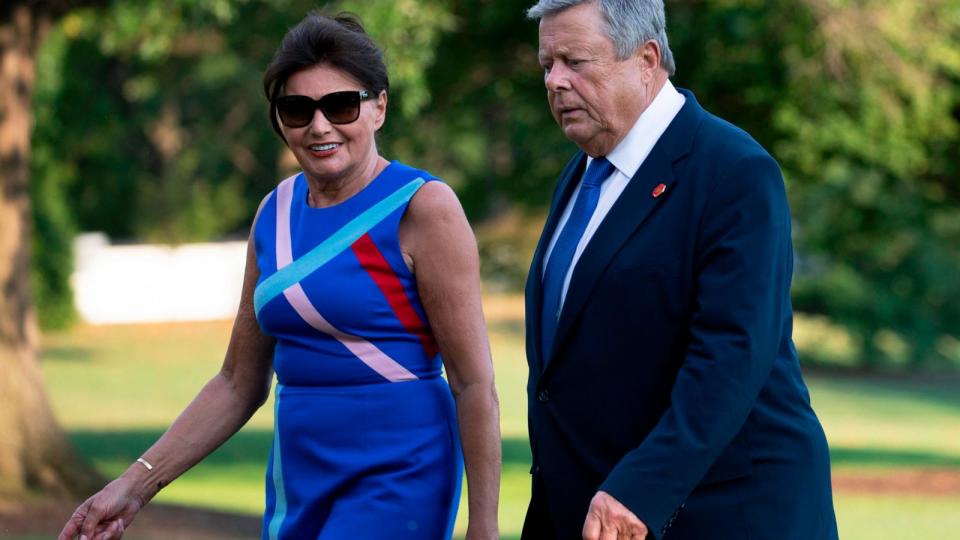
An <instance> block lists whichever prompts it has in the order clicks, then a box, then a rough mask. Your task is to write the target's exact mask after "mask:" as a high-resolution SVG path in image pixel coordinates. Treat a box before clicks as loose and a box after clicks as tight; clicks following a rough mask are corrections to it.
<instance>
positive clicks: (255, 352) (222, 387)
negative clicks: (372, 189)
mask: <svg viewBox="0 0 960 540" xmlns="http://www.w3.org/2000/svg"><path fill="white" fill-rule="evenodd" d="M258 277H259V271H258V269H257V260H256V254H255V253H254V248H253V233H252V232H251V234H250V239H249V240H248V242H247V262H246V270H245V272H244V278H243V290H242V292H241V300H240V307H239V309H238V312H237V318H236V320H235V321H234V325H233V332H232V334H231V336H230V344H229V345H228V347H227V352H226V356H225V358H224V362H223V366H222V367H221V368H220V371H219V372H218V373H217V374H216V375H215V376H214V377H213V378H212V379H210V381H209V382H207V384H206V385H205V386H204V387H203V389H202V390H200V393H199V394H197V397H196V398H194V400H193V401H192V402H191V403H190V405H188V406H187V408H186V409H185V410H184V411H183V413H181V414H180V416H179V417H178V418H177V419H176V420H175V421H174V422H173V424H172V425H171V426H170V428H169V429H168V430H167V431H166V433H164V434H163V436H162V437H160V439H159V440H158V441H157V442H156V443H155V444H154V445H153V446H151V447H150V449H149V450H147V451H146V452H145V453H144V454H143V459H144V460H145V461H146V462H147V463H149V464H150V466H151V467H152V468H151V469H148V468H147V467H146V466H145V465H144V464H142V463H138V462H134V463H133V464H131V465H130V467H129V468H128V469H127V470H126V471H125V472H124V473H123V474H121V475H120V477H118V478H117V479H116V480H114V481H113V482H111V483H109V484H108V485H107V486H106V487H104V488H103V490H101V491H100V492H98V493H97V494H95V495H93V496H92V497H90V498H89V499H87V501H86V502H84V503H83V504H82V505H80V507H79V508H77V510H76V511H75V512H74V514H73V515H72V516H71V518H70V520H69V521H68V522H67V524H66V526H65V527H64V529H63V531H62V532H61V533H60V540H68V539H72V538H74V537H75V536H77V535H78V534H80V535H84V536H86V537H87V538H89V539H91V540H93V539H95V538H119V537H120V535H122V531H123V528H124V527H125V526H126V525H129V523H130V521H132V520H133V518H134V516H135V515H136V513H137V512H138V511H139V510H140V508H142V507H143V506H144V505H145V504H146V503H147V502H148V501H149V500H150V499H152V498H153V497H154V496H155V495H156V494H157V492H158V491H160V489H162V488H163V487H164V486H166V485H167V484H169V483H170V482H172V481H173V480H174V479H175V478H177V477H178V476H180V475H181V474H183V473H184V472H185V471H186V470H188V469H189V468H190V467H192V466H194V465H195V464H197V463H198V462H199V461H200V460H202V459H203V458H204V457H206V456H207V455H208V454H210V453H211V452H213V451H214V450H215V449H216V448H217V447H219V446H220V445H221V444H223V442H224V441H226V440H227V439H229V438H230V436H231V435H233V434H234V433H236V432H237V431H238V430H239V429H240V428H241V427H242V426H243V425H244V424H245V423H246V422H247V420H249V419H250V417H251V416H252V415H253V413H254V412H255V411H256V410H257V409H258V408H259V407H260V406H261V405H262V404H263V403H264V401H266V399H267V397H268V396H269V392H270V382H271V379H272V374H273V371H272V362H273V344H274V341H273V339H272V338H270V337H269V336H266V335H264V334H263V333H262V332H261V331H260V327H259V325H258V324H257V320H256V315H255V313H254V308H253V291H254V289H255V288H256V283H257V279H258Z"/></svg>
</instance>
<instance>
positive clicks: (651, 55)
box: [633, 39, 661, 82]
mask: <svg viewBox="0 0 960 540" xmlns="http://www.w3.org/2000/svg"><path fill="white" fill-rule="evenodd" d="M633 56H634V60H636V62H637V63H638V64H639V67H640V74H641V77H642V79H643V82H650V80H651V79H652V78H653V76H654V74H655V73H656V71H657V70H658V69H660V57H661V52H660V44H659V43H657V42H656V40H653V39H648V40H647V41H646V42H645V43H644V44H643V45H641V46H640V48H639V49H637V52H636V53H634V55H633Z"/></svg>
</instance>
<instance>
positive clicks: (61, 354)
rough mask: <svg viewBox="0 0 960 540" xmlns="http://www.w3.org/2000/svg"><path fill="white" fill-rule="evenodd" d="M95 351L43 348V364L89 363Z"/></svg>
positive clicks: (87, 349)
mask: <svg viewBox="0 0 960 540" xmlns="http://www.w3.org/2000/svg"><path fill="white" fill-rule="evenodd" d="M92 359H93V351H91V350H90V349H89V348H86V347H43V349H42V350H41V351H40V361H41V362H63V363H67V364H70V363H74V362H89V361H90V360H92Z"/></svg>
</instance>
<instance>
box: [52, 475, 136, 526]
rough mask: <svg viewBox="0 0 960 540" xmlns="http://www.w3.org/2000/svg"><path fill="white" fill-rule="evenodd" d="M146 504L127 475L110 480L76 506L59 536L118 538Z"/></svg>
mask: <svg viewBox="0 0 960 540" xmlns="http://www.w3.org/2000/svg"><path fill="white" fill-rule="evenodd" d="M144 504H146V503H145V501H143V499H141V498H140V497H139V496H137V495H136V494H135V493H134V490H133V486H132V485H130V484H129V483H128V482H127V481H126V480H125V479H124V478H123V477H121V478H117V479H116V480H114V481H113V482H110V483H109V484H107V485H106V487H104V488H103V489H102V490H100V491H99V492H98V493H96V494H95V495H94V496H92V497H90V498H89V499H87V500H86V501H85V502H84V503H83V504H81V505H80V506H79V507H77V509H76V510H74V512H73V515H71V516H70V519H69V520H68V521H67V524H66V525H65V526H64V527H63V530H62V531H60V536H59V537H58V540H74V539H75V538H76V537H77V536H78V535H79V536H80V540H117V539H118V538H122V537H123V531H124V529H126V527H127V526H128V525H130V522H132V521H133V518H134V517H135V516H136V515H137V512H139V511H140V509H141V508H143V505H144Z"/></svg>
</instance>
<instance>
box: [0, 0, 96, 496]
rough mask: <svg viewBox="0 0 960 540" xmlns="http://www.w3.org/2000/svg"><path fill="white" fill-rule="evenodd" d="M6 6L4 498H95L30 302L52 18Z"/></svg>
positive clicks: (0, 79)
mask: <svg viewBox="0 0 960 540" xmlns="http://www.w3.org/2000/svg"><path fill="white" fill-rule="evenodd" d="M3 3H4V4H6V5H5V6H2V7H0V497H3V498H10V497H17V498H20V497H22V496H24V495H26V494H30V493H44V494H57V495H81V494H89V493H90V492H91V491H92V490H93V488H95V487H97V486H99V485H101V479H100V478H99V477H98V475H97V474H96V473H95V472H94V471H93V470H92V468H91V467H90V466H89V465H88V464H86V463H84V462H83V461H82V460H81V459H80V458H79V457H78V456H77V454H76V452H75V451H74V450H73V449H72V447H71V445H70V443H69V441H68V440H67V438H66V436H65V435H64V433H63V431H62V430H61V429H60V427H59V425H58V424H57V422H56V420H55V418H54V415H53V411H52V409H51V407H50V404H49V400H48V398H47V394H46V391H45V390H44V386H43V379H42V376H41V373H40V369H39V366H38V364H37V358H36V346H37V337H38V334H37V326H36V320H35V313H34V311H33V307H32V303H31V294H30V289H31V281H30V275H31V269H30V260H31V259H30V245H31V227H30V223H31V219H30V200H29V189H28V185H29V175H30V130H31V125H32V120H33V118H32V110H31V98H32V95H33V88H34V78H35V67H36V52H37V48H38V46H39V44H40V41H41V39H42V36H43V33H44V30H45V28H47V27H48V26H49V24H50V17H49V15H45V14H43V13H41V12H40V11H39V9H38V8H37V5H38V4H37V3H36V2H16V1H15V2H12V3H8V2H7V1H4V2H3Z"/></svg>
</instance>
